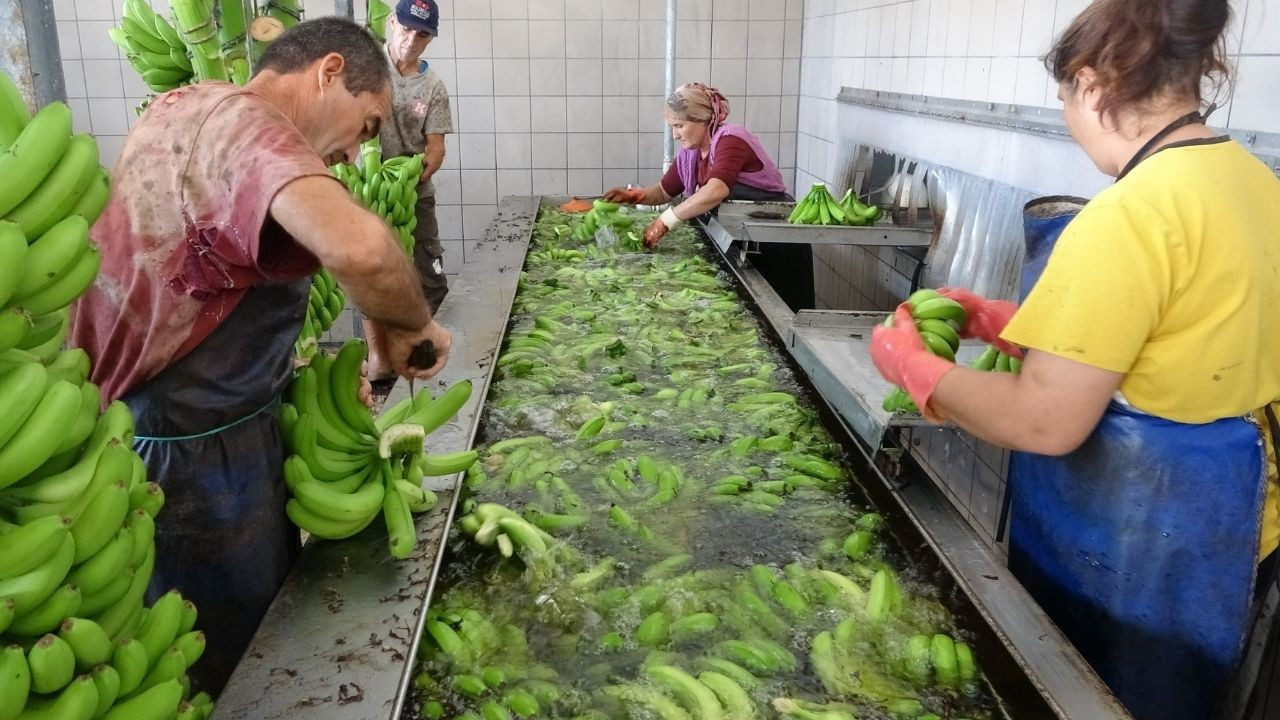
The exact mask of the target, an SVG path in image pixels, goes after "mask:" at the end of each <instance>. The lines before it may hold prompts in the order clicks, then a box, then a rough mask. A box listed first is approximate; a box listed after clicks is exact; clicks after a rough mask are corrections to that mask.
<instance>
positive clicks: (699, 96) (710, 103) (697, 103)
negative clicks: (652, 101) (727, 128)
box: [667, 83, 729, 133]
mask: <svg viewBox="0 0 1280 720" xmlns="http://www.w3.org/2000/svg"><path fill="white" fill-rule="evenodd" d="M667 112H668V113H670V114H671V115H672V116H673V117H676V118H678V119H680V120H684V121H686V122H704V123H707V124H708V125H709V129H710V130H711V132H713V133H714V132H715V131H716V130H718V129H719V128H720V126H721V125H723V124H724V121H725V120H726V119H728V117H729V101H728V100H726V99H725V98H724V95H721V94H720V91H719V90H717V89H715V88H713V87H708V86H707V85H703V84H702V83H685V84H684V85H681V86H680V87H678V88H676V89H675V92H673V93H671V97H669V98H667Z"/></svg>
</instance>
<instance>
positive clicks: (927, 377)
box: [871, 303, 956, 417]
mask: <svg viewBox="0 0 1280 720" xmlns="http://www.w3.org/2000/svg"><path fill="white" fill-rule="evenodd" d="M871 361H872V362H873V363H875V366H876V369H877V370H879V371H880V374H881V375H883V376H884V379H885V380H888V381H889V382H891V383H893V384H894V385H897V386H899V387H901V388H902V389H903V390H906V391H907V394H908V395H910V396H911V399H912V401H914V402H915V404H916V407H918V408H920V412H921V413H924V414H925V416H926V417H929V416H930V415H931V413H929V412H928V410H927V409H926V408H928V406H929V397H930V396H931V395H933V391H934V389H936V388H937V387H938V381H939V380H941V379H942V376H943V375H946V374H947V373H948V372H950V371H951V370H954V369H955V367H956V366H955V364H954V363H951V362H949V361H947V360H943V359H942V358H940V357H938V356H937V355H934V354H933V353H931V352H929V349H928V348H926V347H925V346H924V340H922V339H921V338H920V331H919V330H917V329H916V322H915V319H914V318H912V317H911V306H910V305H908V304H907V303H902V304H901V305H899V306H898V309H897V310H895V311H894V314H893V327H885V326H883V325H880V326H878V327H876V329H875V330H872V331H871Z"/></svg>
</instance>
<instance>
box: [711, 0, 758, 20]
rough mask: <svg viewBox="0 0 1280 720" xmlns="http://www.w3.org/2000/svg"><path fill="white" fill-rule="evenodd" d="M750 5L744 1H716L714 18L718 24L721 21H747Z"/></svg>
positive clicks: (713, 10)
mask: <svg viewBox="0 0 1280 720" xmlns="http://www.w3.org/2000/svg"><path fill="white" fill-rule="evenodd" d="M749 13H750V4H749V3H747V2H745V1H744V0H714V2H713V3H712V8H711V14H712V18H713V19H715V21H716V22H717V23H718V22H720V21H721V20H746V19H747V18H748V17H749Z"/></svg>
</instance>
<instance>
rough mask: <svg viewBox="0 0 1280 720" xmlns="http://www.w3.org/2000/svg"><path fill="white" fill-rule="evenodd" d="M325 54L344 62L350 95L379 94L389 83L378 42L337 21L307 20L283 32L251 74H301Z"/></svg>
mask: <svg viewBox="0 0 1280 720" xmlns="http://www.w3.org/2000/svg"><path fill="white" fill-rule="evenodd" d="M329 53H337V54H339V55H341V56H342V59H343V60H345V61H346V68H345V70H343V73H342V81H343V84H344V85H346V87H347V90H348V91H349V92H350V93H351V94H352V95H359V94H360V93H363V92H373V93H377V92H382V91H383V90H385V89H386V87H387V85H388V84H389V83H390V82H391V68H390V66H389V65H388V64H387V59H386V57H384V56H383V54H382V48H381V47H380V46H379V45H378V41H377V40H375V39H374V37H373V35H371V34H370V33H369V31H368V30H365V29H364V28H362V27H360V26H359V25H357V24H356V23H354V22H352V21H350V20H347V19H346V18H340V17H322V18H316V19H315V20H307V21H306V22H301V23H298V24H297V25H295V26H293V27H291V28H289V29H288V30H286V31H284V33H282V34H281V35H280V37H279V38H276V40H275V41H274V42H272V43H271V44H270V45H268V46H267V50H266V52H264V53H262V59H261V60H259V61H258V66H257V68H256V69H255V70H254V74H255V75H256V74H258V73H260V72H262V71H263V70H271V71H273V72H277V73H280V74H281V75H287V74H289V73H295V72H301V71H302V70H305V69H307V68H308V67H310V66H311V64H312V63H314V62H315V61H317V60H319V59H320V58H322V57H324V56H325V55H328V54H329Z"/></svg>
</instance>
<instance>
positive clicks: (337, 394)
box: [329, 339, 378, 437]
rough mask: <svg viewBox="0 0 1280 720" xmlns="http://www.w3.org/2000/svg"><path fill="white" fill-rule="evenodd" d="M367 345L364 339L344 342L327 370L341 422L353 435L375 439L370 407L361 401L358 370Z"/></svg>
mask: <svg viewBox="0 0 1280 720" xmlns="http://www.w3.org/2000/svg"><path fill="white" fill-rule="evenodd" d="M367 354H368V346H367V345H366V344H365V342H364V341H363V340H360V339H352V340H348V341H347V342H345V343H343V345H342V348H341V349H340V350H338V355H337V357H336V358H334V361H333V367H332V368H331V369H330V371H329V382H330V383H331V385H332V394H333V402H334V405H336V406H337V410H338V413H339V414H340V416H341V419H342V421H343V422H345V423H346V424H347V425H348V426H349V427H351V428H352V429H353V430H355V431H356V432H363V433H366V434H368V435H371V436H373V437H377V436H378V427H377V425H375V424H374V422H373V415H371V414H370V413H369V408H368V406H366V405H365V404H364V403H363V402H361V401H360V398H359V392H360V367H361V366H362V365H363V364H364V360H365V357H366V355H367Z"/></svg>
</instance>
